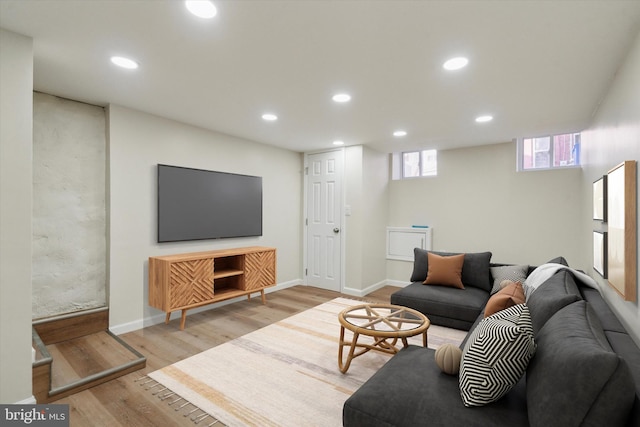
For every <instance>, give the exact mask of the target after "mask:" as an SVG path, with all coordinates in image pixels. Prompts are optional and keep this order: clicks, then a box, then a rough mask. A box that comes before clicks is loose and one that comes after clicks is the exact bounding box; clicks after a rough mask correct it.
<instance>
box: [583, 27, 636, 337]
mask: <svg viewBox="0 0 640 427" xmlns="http://www.w3.org/2000/svg"><path fill="white" fill-rule="evenodd" d="M582 159H583V164H584V167H583V170H584V177H583V199H584V203H583V211H584V215H583V218H584V219H585V220H584V221H582V224H583V226H582V229H581V233H582V234H583V235H585V236H589V237H590V236H591V233H592V230H597V229H600V227H601V224H599V223H597V222H595V221H592V220H591V209H592V185H593V182H594V181H596V180H597V179H598V178H599V177H601V176H602V175H605V174H606V173H607V171H608V170H610V169H611V168H612V167H614V166H616V165H617V164H619V163H621V162H622V161H625V160H636V161H640V34H639V35H638V37H637V38H636V40H635V43H634V44H633V46H632V48H631V50H630V51H629V54H628V57H627V59H626V61H625V62H624V64H622V66H621V68H620V69H619V71H618V74H617V76H616V79H615V81H614V82H613V84H612V86H611V88H610V90H609V92H608V93H607V95H606V97H605V99H604V100H603V102H602V103H601V105H600V108H599V110H598V112H597V114H596V116H595V119H594V121H593V124H592V125H591V126H590V127H589V129H588V130H586V131H585V132H583V138H582ZM636 181H637V179H636ZM636 187H637V191H638V194H637V196H636V197H637V200H639V201H640V185H638V184H637V182H636ZM638 213H640V209H638ZM637 223H638V224H640V221H637ZM637 253H638V254H640V251H637ZM592 254H593V244H592V241H591V240H589V244H587V245H585V246H584V247H583V251H582V254H581V256H582V259H583V264H584V265H585V267H588V270H585V271H588V272H589V274H590V275H591V276H593V277H594V278H596V280H597V281H598V283H599V285H600V290H601V293H602V294H603V295H604V297H605V299H606V300H607V301H608V302H609V304H610V305H611V306H612V307H613V309H614V310H615V311H616V312H617V313H618V315H619V317H621V319H622V320H623V322H624V323H625V326H626V327H627V329H628V330H630V331H631V332H632V333H633V336H634V338H635V341H636V342H637V343H639V345H640V303H639V302H638V300H636V301H635V302H628V301H624V300H623V299H622V298H621V297H620V296H618V294H616V293H615V292H614V291H613V289H612V288H611V287H610V286H609V284H608V283H607V281H606V280H605V279H603V278H602V277H601V276H600V275H599V274H597V273H596V272H595V271H594V270H593V268H592V267H591V266H592V265H593V264H592V263H593V260H592V258H593V255H592ZM639 258H640V257H639ZM636 269H637V271H638V273H639V274H638V277H640V262H637V265H636ZM636 286H638V284H637V283H636ZM637 294H638V299H640V292H639V291H637Z"/></svg>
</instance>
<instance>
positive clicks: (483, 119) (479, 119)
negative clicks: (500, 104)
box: [476, 116, 493, 123]
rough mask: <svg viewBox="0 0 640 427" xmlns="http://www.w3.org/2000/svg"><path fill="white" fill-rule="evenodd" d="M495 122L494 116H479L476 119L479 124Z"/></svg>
mask: <svg viewBox="0 0 640 427" xmlns="http://www.w3.org/2000/svg"><path fill="white" fill-rule="evenodd" d="M491 120H493V116H478V117H476V122H477V123H487V122H490V121H491Z"/></svg>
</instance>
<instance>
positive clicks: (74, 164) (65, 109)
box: [32, 93, 107, 319]
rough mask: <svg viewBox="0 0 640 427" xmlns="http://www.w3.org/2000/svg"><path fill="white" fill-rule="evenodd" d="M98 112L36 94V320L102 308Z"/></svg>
mask: <svg viewBox="0 0 640 427" xmlns="http://www.w3.org/2000/svg"><path fill="white" fill-rule="evenodd" d="M105 167H106V135H105V111H104V108H102V107H97V106H95V105H89V104H85V103H82V102H77V101H71V100H68V99H62V98H58V97H55V96H51V95H47V94H44V93H34V94H33V218H32V225H33V255H32V262H33V264H32V278H33V279H32V289H33V301H32V305H33V318H34V319H39V318H43V317H50V316H54V315H60V314H67V313H72V312H76V311H80V310H86V309H91V308H96V307H104V306H106V305H107V301H106V286H107V277H106V273H107V253H106V252H107V244H106V215H107V212H106V207H105V191H106V184H105V179H106V178H105Z"/></svg>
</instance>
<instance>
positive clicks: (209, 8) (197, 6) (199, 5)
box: [184, 0, 218, 19]
mask: <svg viewBox="0 0 640 427" xmlns="http://www.w3.org/2000/svg"><path fill="white" fill-rule="evenodd" d="M184 4H185V6H186V7H187V9H188V10H189V12H191V13H193V14H194V15H196V16H197V17H199V18H205V19H210V18H213V17H214V16H216V14H217V13H218V9H216V7H215V6H214V4H213V3H211V2H210V1H208V0H187V1H185V2H184Z"/></svg>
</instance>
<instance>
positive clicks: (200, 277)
mask: <svg viewBox="0 0 640 427" xmlns="http://www.w3.org/2000/svg"><path fill="white" fill-rule="evenodd" d="M275 284H276V250H275V248H265V247H261V246H251V247H247V248H235V249H221V250H217V251H207V252H194V253H188V254H176V255H165V256H158V257H149V305H150V306H151V307H155V308H157V309H160V310H163V311H164V312H165V313H166V318H165V323H169V320H170V318H171V312H173V311H177V310H181V311H182V316H181V318H180V329H184V325H185V321H186V316H187V310H189V309H192V308H195V307H200V306H203V305H207V304H212V303H214V302H218V301H223V300H227V299H230V298H236V297H239V296H247V298H251V294H252V293H256V292H260V295H261V297H262V303H263V304H264V303H266V299H265V295H264V289H265V288H266V287H269V286H273V285H275Z"/></svg>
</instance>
